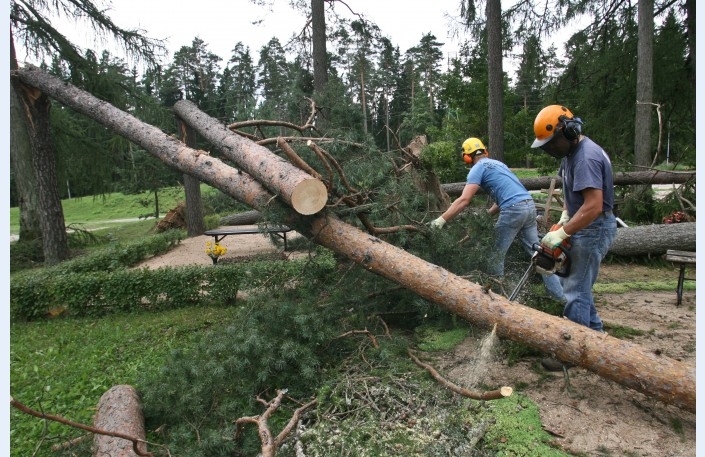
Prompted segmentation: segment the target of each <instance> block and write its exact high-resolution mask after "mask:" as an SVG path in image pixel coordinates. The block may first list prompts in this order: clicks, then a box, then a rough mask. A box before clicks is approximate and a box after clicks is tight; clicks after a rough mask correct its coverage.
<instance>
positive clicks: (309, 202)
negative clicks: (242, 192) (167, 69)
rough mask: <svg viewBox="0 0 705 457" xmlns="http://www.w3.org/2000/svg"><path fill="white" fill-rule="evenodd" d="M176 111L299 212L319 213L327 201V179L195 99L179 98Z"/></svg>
mask: <svg viewBox="0 0 705 457" xmlns="http://www.w3.org/2000/svg"><path fill="white" fill-rule="evenodd" d="M174 112H175V113H176V114H177V115H178V116H179V117H180V118H181V119H183V120H184V122H186V123H187V124H190V125H191V126H192V127H193V128H194V129H196V130H197V131H198V132H199V133H200V134H201V136H203V138H205V139H206V140H208V141H209V142H210V143H211V144H212V145H213V146H215V147H216V148H217V149H218V150H219V151H221V152H222V153H223V155H224V156H225V157H227V158H228V159H229V160H231V161H233V162H234V163H237V165H238V167H240V168H242V170H243V171H245V172H247V173H248V174H250V175H251V176H257V180H258V181H259V182H261V183H262V184H264V186H265V187H266V188H267V189H269V190H270V191H271V192H273V193H275V194H277V195H281V196H282V198H283V199H284V201H285V202H287V203H288V204H290V205H291V206H292V207H293V208H294V209H295V210H296V211H297V212H298V213H299V214H304V215H310V214H315V213H317V212H319V211H320V210H322V209H323V207H324V206H325V205H326V203H327V201H328V190H327V189H326V186H325V184H323V182H321V181H320V180H318V179H315V178H314V177H312V176H311V175H309V174H307V173H306V172H304V171H302V170H300V169H298V168H296V167H295V166H293V165H292V164H291V163H290V162H288V161H286V160H284V159H282V158H281V157H279V156H277V155H274V154H272V153H271V151H270V150H269V149H267V148H265V147H264V146H260V145H258V144H256V143H254V142H252V141H250V140H248V139H245V138H243V137H241V136H240V135H236V134H234V133H233V132H231V131H230V130H229V129H228V128H227V127H226V126H225V125H223V124H222V123H220V122H219V121H218V120H216V119H213V118H211V117H210V116H207V115H206V114H205V113H203V111H201V110H199V109H198V108H197V107H196V105H194V104H193V102H191V101H188V100H179V101H178V102H176V104H175V105H174Z"/></svg>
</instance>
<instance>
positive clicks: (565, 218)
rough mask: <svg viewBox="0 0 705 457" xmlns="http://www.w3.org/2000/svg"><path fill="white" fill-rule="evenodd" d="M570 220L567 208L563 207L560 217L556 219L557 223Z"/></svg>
mask: <svg viewBox="0 0 705 457" xmlns="http://www.w3.org/2000/svg"><path fill="white" fill-rule="evenodd" d="M569 220H570V216H569V215H568V210H567V209H564V210H563V212H562V213H561V218H560V219H558V222H557V223H558V225H565V224H567V223H568V221H569Z"/></svg>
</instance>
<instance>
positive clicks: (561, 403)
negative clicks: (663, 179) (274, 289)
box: [140, 234, 696, 457]
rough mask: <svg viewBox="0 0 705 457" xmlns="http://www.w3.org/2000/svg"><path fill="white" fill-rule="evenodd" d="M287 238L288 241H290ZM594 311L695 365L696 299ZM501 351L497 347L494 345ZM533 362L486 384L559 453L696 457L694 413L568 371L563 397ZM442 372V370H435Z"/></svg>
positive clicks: (495, 371)
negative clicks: (512, 401)
mask: <svg viewBox="0 0 705 457" xmlns="http://www.w3.org/2000/svg"><path fill="white" fill-rule="evenodd" d="M295 236H296V235H295V234H292V235H291V237H292V238H293V237H295ZM212 240H213V238H212V237H210V236H198V237H193V238H189V239H186V240H183V241H182V242H181V243H180V245H179V246H178V247H176V248H175V249H173V250H172V251H171V252H169V253H167V254H164V255H161V256H157V257H154V258H151V259H149V260H147V261H145V262H144V263H142V264H141V265H140V266H146V267H149V268H158V267H161V266H177V265H189V264H203V265H208V264H211V260H210V258H209V257H208V256H207V255H206V254H205V252H204V250H205V243H206V241H212ZM221 243H222V244H223V245H224V246H226V247H227V248H228V253H227V254H226V258H227V257H230V258H233V257H237V256H252V255H257V254H263V253H272V252H282V251H283V248H282V246H275V245H273V244H272V241H270V239H269V236H266V235H260V234H254V235H238V236H229V237H227V238H225V239H224V240H223V241H222V242H221ZM664 275H668V276H667V277H669V278H674V279H675V278H677V276H678V271H677V269H675V268H673V269H668V270H666V271H664V270H663V269H661V270H657V271H654V269H649V268H646V267H643V266H634V265H615V264H611V265H603V267H602V269H601V272H600V278H599V279H598V282H600V281H607V280H614V279H615V278H624V279H631V280H641V281H649V280H650V279H652V280H654V281H659V280H663V278H664ZM596 302H597V303H598V310H599V312H600V315H601V317H602V319H603V321H605V323H606V324H613V325H621V326H625V327H631V328H636V329H639V330H643V331H644V334H643V335H641V336H635V337H634V338H633V339H632V340H631V341H632V342H634V343H637V344H640V345H642V346H644V347H645V348H647V349H649V350H653V351H660V352H661V353H662V354H664V355H665V356H668V357H671V358H675V359H677V360H682V361H685V362H687V363H690V364H692V365H693V366H695V359H696V353H695V341H696V339H695V338H696V336H695V335H696V327H695V324H696V322H695V317H696V315H695V292H694V291H685V292H684V294H683V304H682V305H681V306H680V307H678V306H676V292H675V290H674V291H668V292H653V291H644V292H628V293H624V294H596ZM481 339H482V335H480V336H479V337H478V338H477V339H473V338H468V339H467V340H466V341H465V342H463V343H462V344H460V345H459V346H458V347H456V348H455V350H454V351H453V352H452V353H451V354H450V359H449V360H446V362H445V367H446V368H448V371H446V372H444V376H447V377H448V378H449V379H451V380H453V381H455V382H457V383H458V384H461V385H462V384H463V380H468V379H469V378H471V377H473V376H475V374H473V373H474V367H473V366H471V364H469V363H468V361H472V360H476V359H477V357H476V356H477V354H475V352H476V351H477V350H478V348H480V347H481V345H480V340H481ZM495 346H498V345H495ZM537 365H538V359H535V360H531V359H527V360H522V361H521V362H518V363H516V364H514V365H512V366H509V365H508V364H507V363H506V361H504V360H501V358H498V357H495V358H494V359H492V360H491V361H490V363H488V364H487V365H486V372H485V376H484V377H483V382H484V383H485V384H486V385H488V386H490V387H492V386H495V387H496V386H503V385H507V386H521V388H520V389H517V390H518V391H519V392H521V393H522V394H524V395H527V396H528V397H529V398H531V400H532V401H534V402H535V403H536V404H537V405H538V406H539V409H540V413H541V420H542V423H543V427H544V429H545V430H547V431H548V432H549V433H551V434H552V435H553V436H554V437H555V443H556V444H557V445H559V446H561V447H562V448H563V449H564V450H566V451H568V452H571V453H575V454H579V455H589V456H618V455H619V456H643V457H668V456H674V457H675V456H694V455H695V451H696V446H695V443H696V433H695V432H696V420H695V417H696V416H695V414H692V413H689V412H686V411H683V410H681V409H678V408H675V407H673V406H669V405H666V404H664V403H662V402H659V401H656V400H653V399H651V398H649V397H647V396H645V395H643V394H641V393H639V392H636V391H633V390H631V389H628V388H626V387H623V386H621V385H620V384H618V383H616V382H613V381H610V380H606V379H603V378H601V377H600V376H597V375H596V374H593V373H592V372H590V371H587V370H585V369H582V368H572V369H571V370H570V386H571V391H570V392H569V391H566V384H565V380H564V378H563V374H562V373H558V374H553V373H551V374H548V375H546V373H545V372H542V371H541V370H540V369H537ZM437 368H439V369H443V368H444V367H443V366H439V367H437Z"/></svg>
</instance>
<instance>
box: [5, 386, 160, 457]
mask: <svg viewBox="0 0 705 457" xmlns="http://www.w3.org/2000/svg"><path fill="white" fill-rule="evenodd" d="M10 406H12V407H14V408H17V409H18V410H20V411H22V412H23V413H25V414H29V415H30V416H34V417H38V418H39V419H46V420H50V421H54V422H58V423H60V424H64V425H68V426H69V427H73V428H78V429H81V430H85V431H87V432H91V433H94V434H97V435H105V436H112V437H114V438H121V439H124V440H128V441H130V442H131V443H132V451H133V452H134V453H135V455H139V456H141V457H154V454H152V453H151V452H146V451H143V450H142V449H140V448H142V447H143V446H144V445H146V444H147V442H146V441H144V440H143V439H140V438H137V437H134V436H130V435H127V434H124V433H120V432H111V431H107V430H101V429H98V428H95V427H91V426H88V425H84V424H80V423H78V422H74V421H71V420H68V419H64V418H63V417H61V416H55V415H53V414H45V413H42V412H39V411H36V410H34V409H32V408H29V407H27V406H25V405H24V404H22V403H21V402H19V401H17V400H15V399H14V398H12V397H10Z"/></svg>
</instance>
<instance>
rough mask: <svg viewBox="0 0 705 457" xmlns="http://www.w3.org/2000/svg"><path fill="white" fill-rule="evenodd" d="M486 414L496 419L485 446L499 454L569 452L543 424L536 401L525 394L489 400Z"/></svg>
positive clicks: (539, 455)
mask: <svg viewBox="0 0 705 457" xmlns="http://www.w3.org/2000/svg"><path fill="white" fill-rule="evenodd" d="M488 405H489V407H488V409H487V411H486V414H491V415H492V416H494V417H495V419H496V422H495V425H494V426H493V427H491V428H490V429H489V430H487V432H486V433H485V436H484V437H483V440H482V443H483V449H484V450H487V451H491V452H493V454H492V455H495V456H517V455H521V456H525V457H532V456H535V457H550V456H565V455H566V453H565V452H563V451H561V450H560V449H557V448H555V447H554V446H553V445H552V444H551V440H552V438H551V435H549V434H548V433H546V432H545V431H544V430H543V428H542V426H541V417H540V416H539V410H538V407H537V406H536V404H535V403H533V402H532V401H531V400H529V399H528V397H526V396H524V395H521V394H516V393H515V394H514V395H512V396H511V397H507V398H504V399H502V400H497V401H492V402H489V403H488Z"/></svg>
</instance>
